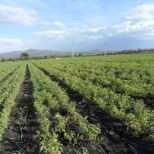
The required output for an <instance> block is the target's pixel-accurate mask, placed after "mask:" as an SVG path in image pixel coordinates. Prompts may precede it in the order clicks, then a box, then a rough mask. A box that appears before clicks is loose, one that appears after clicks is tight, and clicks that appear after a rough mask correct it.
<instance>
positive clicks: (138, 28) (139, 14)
mask: <svg viewBox="0 0 154 154" xmlns="http://www.w3.org/2000/svg"><path fill="white" fill-rule="evenodd" d="M108 29H110V31H111V33H112V36H113V35H118V34H120V35H122V34H123V35H125V36H128V37H136V38H137V39H142V38H146V39H147V38H149V39H151V38H153V33H154V4H151V5H148V4H146V5H140V6H137V7H135V8H133V9H131V10H129V11H128V12H127V16H126V17H125V21H124V22H123V23H121V24H118V25H114V26H111V27H108ZM126 33H127V35H126ZM150 34H151V35H150ZM145 36H146V37H145Z"/></svg>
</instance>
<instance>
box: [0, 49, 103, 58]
mask: <svg viewBox="0 0 154 154" xmlns="http://www.w3.org/2000/svg"><path fill="white" fill-rule="evenodd" d="M22 52H27V53H29V55H30V57H43V56H54V57H58V56H71V55H72V52H71V51H55V50H39V49H28V50H25V51H12V52H7V53H0V59H3V58H4V59H8V58H19V57H21V53H22ZM80 53H82V54H83V55H97V54H100V53H103V51H101V50H99V49H97V50H92V51H82V52H74V55H75V54H76V55H78V54H80Z"/></svg>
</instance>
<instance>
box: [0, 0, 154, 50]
mask: <svg viewBox="0 0 154 154" xmlns="http://www.w3.org/2000/svg"><path fill="white" fill-rule="evenodd" d="M72 47H74V50H75V51H90V50H95V49H104V50H124V49H138V48H141V49H142V48H154V1H153V0H0V52H10V51H24V50H27V49H40V50H44V49H46V50H57V51H71V50H72Z"/></svg>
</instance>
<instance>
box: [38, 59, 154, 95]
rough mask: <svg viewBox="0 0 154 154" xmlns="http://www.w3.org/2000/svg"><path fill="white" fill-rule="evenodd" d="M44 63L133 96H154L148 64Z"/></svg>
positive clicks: (153, 79)
mask: <svg viewBox="0 0 154 154" xmlns="http://www.w3.org/2000/svg"><path fill="white" fill-rule="evenodd" d="M42 63H44V62H42ZM45 63H47V64H48V65H49V66H50V67H52V68H55V69H58V70H59V71H64V72H66V73H69V74H71V75H74V76H78V77H81V78H82V79H84V80H89V81H92V82H93V83H95V84H100V85H101V86H103V87H108V88H110V89H111V90H113V91H115V92H118V93H124V94H126V95H130V96H133V97H134V96H135V97H148V96H150V97H153V96H154V78H153V75H154V71H153V70H152V69H150V68H149V66H150V64H149V65H148V64H146V65H145V64H144V65H143V64H142V63H141V64H140V63H139V64H138V63H135V62H134V63H131V64H128V63H125V64H121V63H118V62H114V63H109V62H104V63H102V62H101V63H94V62H91V63H78V64H76V63H75V62H74V63H64V62H63V63H62V62H61V63H59V64H57V63H53V62H49V61H46V62H45ZM40 64H41V62H40ZM121 65H122V66H121ZM143 66H144V67H143Z"/></svg>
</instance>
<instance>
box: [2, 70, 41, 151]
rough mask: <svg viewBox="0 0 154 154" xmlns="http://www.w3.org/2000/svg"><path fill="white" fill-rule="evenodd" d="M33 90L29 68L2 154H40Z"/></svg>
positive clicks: (3, 142)
mask: <svg viewBox="0 0 154 154" xmlns="http://www.w3.org/2000/svg"><path fill="white" fill-rule="evenodd" d="M32 88H33V87H32V82H31V81H30V73H29V70H28V67H27V69H26V74H25V79H24V82H23V84H22V85H21V87H20V92H19V94H18V95H17V98H16V100H15V103H16V105H15V106H14V107H13V109H12V112H11V115H10V118H9V119H10V122H9V125H8V128H7V129H6V131H5V133H4V136H3V141H2V142H1V143H0V153H2V154H12V153H14V152H17V151H19V152H22V153H30V154H32V153H35V154H36V153H38V150H39V148H38V143H37V141H36V130H37V129H38V123H37V118H36V116H35V111H34V107H33V97H32V93H33V89H32Z"/></svg>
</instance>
